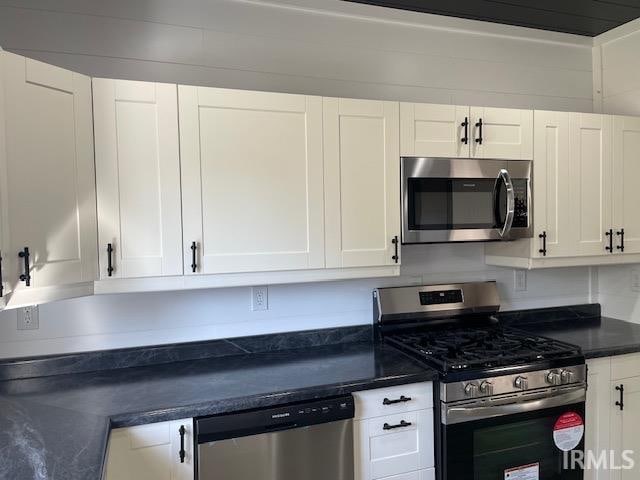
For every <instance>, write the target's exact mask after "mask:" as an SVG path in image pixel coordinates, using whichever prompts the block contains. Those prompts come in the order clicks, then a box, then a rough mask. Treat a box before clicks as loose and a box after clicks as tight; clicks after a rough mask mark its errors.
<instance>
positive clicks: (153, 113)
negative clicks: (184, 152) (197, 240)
mask: <svg viewBox="0 0 640 480" xmlns="http://www.w3.org/2000/svg"><path fill="white" fill-rule="evenodd" d="M93 104H94V122H95V146H96V186H97V201H98V239H99V242H98V243H99V258H100V278H103V279H104V278H134V277H148V276H163V275H182V232H181V230H182V223H181V222H182V217H181V198H180V152H179V135H178V98H177V86H176V85H168V84H162V83H147V82H132V81H124V80H109V79H102V78H97V79H94V80H93ZM109 257H111V258H109Z"/></svg>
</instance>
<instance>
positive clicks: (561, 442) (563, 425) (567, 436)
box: [553, 412, 584, 452]
mask: <svg viewBox="0 0 640 480" xmlns="http://www.w3.org/2000/svg"><path fill="white" fill-rule="evenodd" d="M583 436H584V421H583V420H582V417H581V416H580V415H578V414H577V413H576V412H568V413H563V414H562V415H560V418H558V420H556V424H555V425H554V426H553V441H554V442H555V444H556V447H558V448H559V449H560V450H562V451H563V452H568V451H569V450H573V449H574V448H576V447H577V446H578V445H579V444H580V440H582V437H583Z"/></svg>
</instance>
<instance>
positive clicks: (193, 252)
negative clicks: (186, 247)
mask: <svg viewBox="0 0 640 480" xmlns="http://www.w3.org/2000/svg"><path fill="white" fill-rule="evenodd" d="M197 251H198V244H197V243H196V242H191V271H192V272H193V273H196V270H197V269H198V263H197V260H196V254H197Z"/></svg>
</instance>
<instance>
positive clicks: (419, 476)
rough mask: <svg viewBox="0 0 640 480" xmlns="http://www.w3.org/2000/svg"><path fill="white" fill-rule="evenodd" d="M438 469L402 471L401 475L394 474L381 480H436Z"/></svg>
mask: <svg viewBox="0 0 640 480" xmlns="http://www.w3.org/2000/svg"><path fill="white" fill-rule="evenodd" d="M435 478H436V469H435V468H427V469H426V470H419V471H417V472H409V473H401V474H400V475H392V476H390V477H385V478H382V479H380V480H435Z"/></svg>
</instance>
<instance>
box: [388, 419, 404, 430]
mask: <svg viewBox="0 0 640 480" xmlns="http://www.w3.org/2000/svg"><path fill="white" fill-rule="evenodd" d="M410 426H411V422H405V421H404V420H400V423H398V424H396V425H389V424H388V423H385V424H384V426H383V427H382V429H383V430H393V429H395V428H404V427H410Z"/></svg>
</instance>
